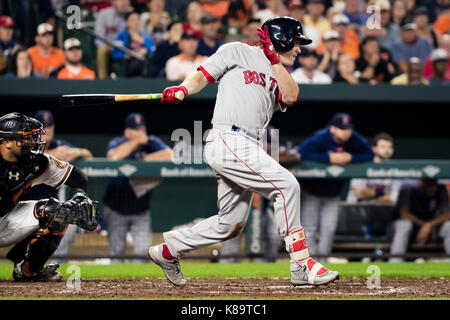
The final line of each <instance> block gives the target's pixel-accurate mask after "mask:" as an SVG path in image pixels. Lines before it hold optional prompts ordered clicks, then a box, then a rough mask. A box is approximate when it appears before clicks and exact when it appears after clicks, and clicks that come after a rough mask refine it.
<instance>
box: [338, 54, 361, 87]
mask: <svg viewBox="0 0 450 320" xmlns="http://www.w3.org/2000/svg"><path fill="white" fill-rule="evenodd" d="M368 81H369V79H366V78H362V77H361V74H360V72H357V71H356V70H355V61H354V60H353V59H352V57H350V56H349V55H348V54H347V53H340V54H339V56H338V60H337V69H336V75H335V76H334V79H333V82H344V83H349V84H359V83H364V82H368Z"/></svg>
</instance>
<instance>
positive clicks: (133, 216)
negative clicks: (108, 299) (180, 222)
mask: <svg viewBox="0 0 450 320" xmlns="http://www.w3.org/2000/svg"><path fill="white" fill-rule="evenodd" d="M107 157H108V158H109V159H111V160H124V159H127V160H141V161H171V160H172V150H171V149H170V148H169V147H168V146H167V145H166V144H164V142H163V141H162V140H161V139H159V138H158V137H156V136H153V135H148V134H147V126H146V123H145V119H144V117H143V115H142V114H140V113H131V114H129V115H128V116H127V117H126V119H125V129H124V131H123V136H121V137H117V138H114V139H112V140H111V141H110V142H109V143H108V153H107ZM159 183H160V180H159V179H145V178H138V179H132V178H110V179H108V182H107V185H106V192H105V197H104V210H103V211H104V218H105V226H106V229H107V230H108V241H109V252H110V255H111V256H113V257H115V258H114V259H113V261H112V262H123V259H120V257H123V256H125V253H126V252H125V249H126V235H127V232H130V233H131V236H132V238H133V244H134V254H135V255H137V256H144V257H146V256H147V250H148V246H149V244H151V243H152V229H151V219H150V210H149V209H150V198H151V194H152V190H153V189H154V188H155V187H156V186H157V185H158V184H159ZM144 259H145V258H144ZM137 261H138V260H136V262H137ZM142 261H147V259H145V260H142Z"/></svg>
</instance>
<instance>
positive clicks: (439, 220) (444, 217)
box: [429, 211, 450, 226]
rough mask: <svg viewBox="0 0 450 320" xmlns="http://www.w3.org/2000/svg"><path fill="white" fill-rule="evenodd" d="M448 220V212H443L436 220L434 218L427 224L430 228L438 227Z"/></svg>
mask: <svg viewBox="0 0 450 320" xmlns="http://www.w3.org/2000/svg"><path fill="white" fill-rule="evenodd" d="M448 220H450V211H447V212H444V213H442V214H440V215H439V216H437V217H436V218H434V219H433V220H431V221H429V223H430V224H431V225H432V226H438V225H440V224H442V223H444V222H445V221H448Z"/></svg>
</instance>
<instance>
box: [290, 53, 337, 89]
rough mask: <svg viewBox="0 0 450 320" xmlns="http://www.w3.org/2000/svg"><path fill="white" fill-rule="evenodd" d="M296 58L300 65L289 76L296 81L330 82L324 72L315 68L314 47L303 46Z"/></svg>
mask: <svg viewBox="0 0 450 320" xmlns="http://www.w3.org/2000/svg"><path fill="white" fill-rule="evenodd" d="M298 60H299V61H300V64H301V67H300V68H297V69H295V70H294V71H293V72H292V73H291V76H292V78H293V79H294V80H295V82H297V83H301V84H304V83H309V84H330V83H331V78H330V76H329V75H327V74H326V73H323V72H320V71H318V70H317V62H318V58H317V53H316V51H315V50H314V49H308V48H303V49H302V52H301V53H300V55H299V57H298Z"/></svg>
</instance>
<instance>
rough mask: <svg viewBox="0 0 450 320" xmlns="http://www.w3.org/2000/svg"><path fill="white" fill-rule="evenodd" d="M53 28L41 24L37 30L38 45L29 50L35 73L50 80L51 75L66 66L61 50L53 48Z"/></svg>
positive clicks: (49, 25)
mask: <svg viewBox="0 0 450 320" xmlns="http://www.w3.org/2000/svg"><path fill="white" fill-rule="evenodd" d="M54 38H55V37H54V34H53V26H52V25H51V24H48V23H41V24H40V25H39V26H38V28H37V35H36V37H35V41H36V45H35V46H33V47H31V48H29V49H28V53H29V54H30V57H31V61H32V64H33V72H34V73H35V74H37V75H38V76H39V77H41V78H48V76H49V75H50V73H51V72H52V71H53V70H55V69H56V68H58V67H60V66H61V65H63V64H64V54H63V51H62V50H61V49H58V48H56V47H53V41H54Z"/></svg>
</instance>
